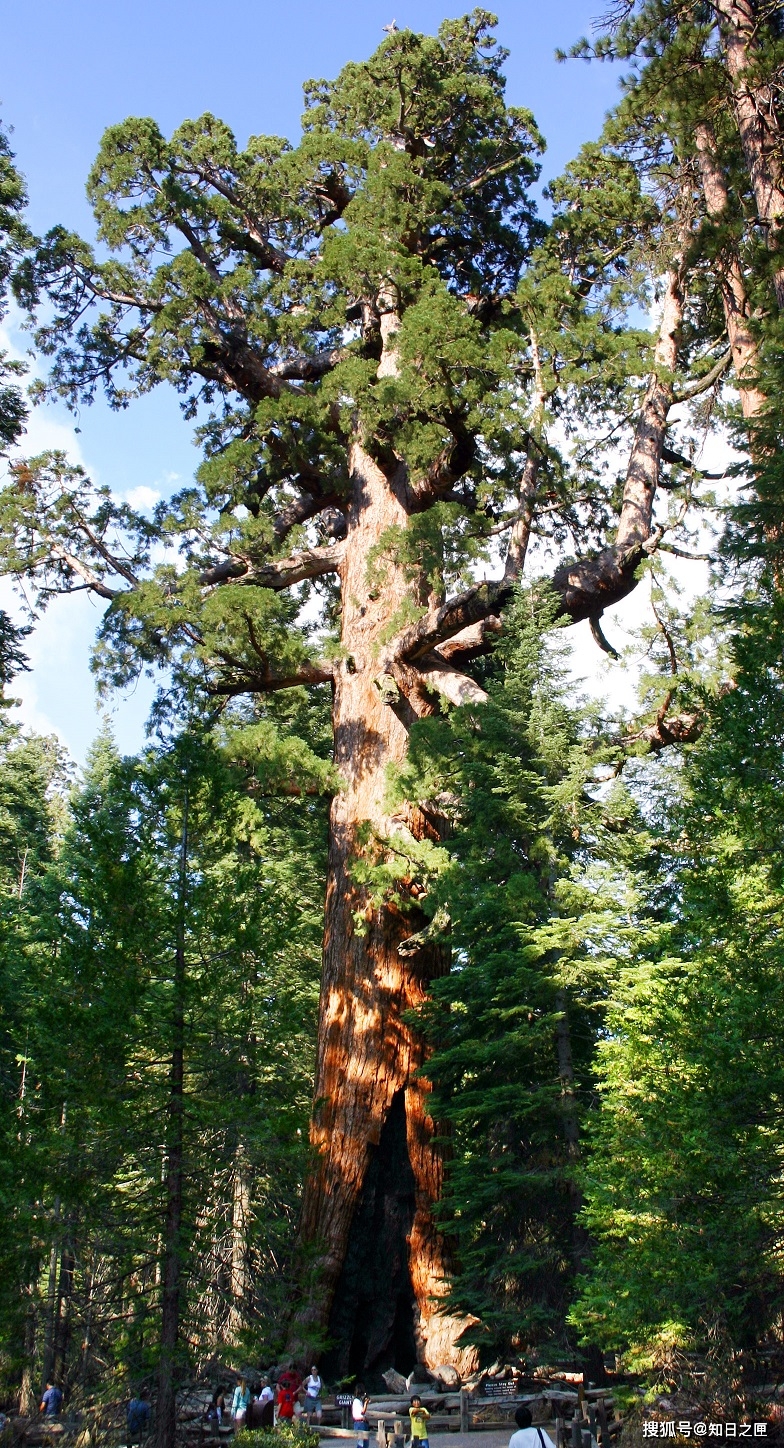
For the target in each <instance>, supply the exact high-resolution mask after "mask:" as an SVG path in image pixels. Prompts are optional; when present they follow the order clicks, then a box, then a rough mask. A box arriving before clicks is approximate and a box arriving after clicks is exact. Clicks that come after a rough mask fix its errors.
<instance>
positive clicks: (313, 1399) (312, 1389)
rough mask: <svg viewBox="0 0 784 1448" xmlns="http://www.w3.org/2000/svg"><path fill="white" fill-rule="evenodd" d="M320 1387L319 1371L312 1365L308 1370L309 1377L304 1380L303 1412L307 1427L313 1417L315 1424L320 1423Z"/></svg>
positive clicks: (321, 1385)
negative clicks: (306, 1417) (306, 1416)
mask: <svg viewBox="0 0 784 1448" xmlns="http://www.w3.org/2000/svg"><path fill="white" fill-rule="evenodd" d="M322 1387H323V1384H322V1382H321V1378H320V1377H319V1370H318V1368H317V1367H316V1365H315V1363H314V1364H313V1367H312V1368H311V1370H310V1377H309V1378H306V1379H305V1412H306V1413H307V1415H308V1427H310V1420H311V1418H313V1417H315V1419H316V1422H317V1423H320V1422H321V1391H322Z"/></svg>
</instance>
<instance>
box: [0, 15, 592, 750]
mask: <svg viewBox="0 0 784 1448" xmlns="http://www.w3.org/2000/svg"><path fill="white" fill-rule="evenodd" d="M469 8H470V6H469V5H464V6H461V5H457V4H449V0H436V3H434V0H380V3H379V0H354V3H351V0H285V3H283V4H281V3H280V0H275V3H274V4H273V3H270V0H256V3H255V4H254V3H249V0H220V3H216V0H188V3H184V0H133V3H130V0H27V3H23V0H17V3H16V4H15V5H13V6H9V7H8V8H7V10H6V13H5V16H4V21H3V41H4V44H3V59H2V62H0V67H1V68H0V107H1V109H0V116H2V118H3V121H4V123H5V124H6V125H7V126H9V127H12V128H13V134H12V145H13V147H14V150H15V151H16V155H17V161H18V164H19V166H20V168H21V170H22V171H23V173H24V175H25V176H26V178H27V184H28V190H29V195H30V207H29V221H30V224H31V225H32V226H33V228H34V229H35V230H37V231H38V232H43V231H45V230H46V229H47V228H48V227H49V226H52V225H54V224H55V223H58V222H60V223H62V224H64V225H65V226H67V227H70V228H73V229H75V230H79V231H81V232H82V233H83V234H85V235H87V236H92V234H93V224H92V216H91V213H90V210H89V207H88V205H87V202H86V199H85V195H84V185H85V179H86V176H87V173H88V171H89V168H90V165H91V163H92V161H93V159H94V157H95V154H96V152H97V149H98V145H99V142H100V138H101V135H102V133H103V131H104V129H105V127H106V126H108V125H111V124H112V123H113V122H115V121H119V120H122V119H123V118H124V117H125V116H127V115H151V116H154V117H155V119H156V120H157V121H158V123H159V124H160V125H161V126H162V128H163V129H164V130H165V131H170V130H172V129H173V128H174V127H175V126H176V125H178V124H179V122H180V121H181V120H183V119H184V118H185V117H187V116H194V115H199V114H201V113H202V112H203V111H212V112H214V113H215V114H216V115H218V116H220V117H221V118H222V119H223V120H225V121H226V122H227V123H228V124H229V125H230V126H231V127H232V129H233V130H234V132H235V134H236V136H237V139H238V141H240V142H241V143H244V141H245V140H246V139H247V137H248V135H251V134H254V133H263V132H268V133H270V132H271V133H274V134H277V135H286V136H289V137H291V138H296V136H297V134H298V129H299V117H300V114H301V109H302V82H303V81H304V80H305V79H308V78H310V77H313V76H332V75H334V74H335V73H336V72H337V71H338V70H339V69H340V67H341V66H342V65H343V64H345V62H346V61H348V60H361V59H363V58H364V57H365V56H367V55H368V54H369V53H370V52H371V51H372V50H373V49H374V48H375V47H376V45H377V44H378V43H379V42H380V41H381V40H382V39H383V35H382V30H381V27H382V25H384V24H386V23H388V22H389V21H390V20H392V19H393V18H394V19H396V20H397V23H398V25H399V26H401V28H402V27H403V26H410V27H411V28H412V29H418V30H430V31H432V30H435V29H437V27H438V25H439V23H440V22H441V20H442V19H443V18H444V16H445V15H456V14H460V13H462V12H463V10H465V9H469ZM488 8H492V9H494V11H495V13H496V14H497V15H498V17H499V30H498V33H499V37H500V39H501V41H502V42H503V44H504V45H506V46H507V47H508V48H509V50H510V52H511V54H510V57H509V61H508V63H507V75H508V99H509V101H510V103H511V104H515V105H526V106H529V107H530V108H531V110H532V111H533V112H534V115H535V116H536V119H537V121H538V123H539V125H540V127H541V129H542V131H543V133H544V135H545V137H546V139H547V142H548V150H547V154H546V156H545V164H544V179H546V178H547V177H548V176H553V175H557V174H558V172H559V170H560V169H561V168H562V167H563V165H564V164H565V162H566V161H568V160H569V158H570V157H571V156H572V155H574V153H575V152H576V151H577V150H578V148H579V146H580V145H581V143H582V142H583V141H585V140H588V139H590V138H591V137H593V136H595V135H596V134H597V133H598V131H599V129H600V127H601V124H602V119H603V116H604V114H605V112H606V111H607V109H608V108H609V107H610V106H611V105H612V104H613V102H614V99H615V97H616V95H617V81H618V76H617V72H616V71H614V69H613V68H612V67H609V66H606V65H591V66H588V65H586V64H584V63H583V62H576V61H572V62H569V63H567V64H565V65H559V64H557V63H556V62H555V60H554V58H553V53H554V50H555V48H556V46H562V47H564V48H566V47H568V46H569V45H570V43H571V42H572V41H574V40H576V39H577V38H578V37H579V36H580V35H583V34H585V33H587V32H588V31H589V30H590V26H591V21H592V19H593V18H594V17H595V16H596V15H597V14H601V12H602V10H603V9H604V8H606V0H550V3H549V4H543V3H540V0H499V3H497V4H496V5H495V6H492V7H488ZM11 342H12V344H13V345H14V346H15V347H16V348H17V349H24V347H26V346H27V341H26V340H25V338H24V337H23V335H21V334H20V333H18V332H17V331H13V330H12V332H11ZM75 426H76V427H78V433H76V432H75V431H74V427H75ZM50 446H61V447H65V448H66V449H67V450H68V451H69V452H70V453H71V455H72V456H73V457H74V458H75V459H76V460H78V461H81V462H83V464H84V465H85V466H86V467H87V468H88V469H89V471H90V472H91V473H92V475H93V476H94V477H95V478H96V479H97V480H98V481H100V482H102V483H107V484H109V486H111V488H112V489H113V490H114V491H115V492H117V493H118V494H122V495H125V496H127V495H129V494H131V495H132V496H133V498H134V500H135V501H136V502H137V503H139V502H142V501H143V500H144V497H145V496H148V493H147V492H146V491H145V490H149V496H152V494H160V493H162V492H166V491H168V490H169V488H170V487H171V486H172V485H173V484H175V483H184V482H185V481H186V480H187V479H188V477H189V476H190V475H191V473H192V470H193V467H194V463H195V460H196V454H195V452H194V449H193V447H192V443H191V426H190V425H189V424H188V423H187V422H185V421H184V420H183V419H182V416H181V414H180V412H179V408H178V405H177V401H176V398H175V397H174V396H173V394H171V393H170V392H167V391H165V390H164V389H159V391H158V392H157V393H155V394H154V395H153V396H151V397H148V398H145V399H144V400H143V401H141V402H138V403H135V404H133V405H132V406H131V407H130V408H129V409H128V410H127V411H126V412H124V413H120V414H116V413H111V412H110V411H109V410H108V409H107V408H106V407H105V406H104V405H102V404H96V405H95V406H94V407H92V408H90V409H87V410H85V411H84V412H83V413H82V415H80V417H79V418H78V419H73V418H71V417H70V416H69V414H67V413H66V412H65V411H64V410H61V409H57V408H53V407H52V408H47V409H46V410H38V411H37V413H36V416H35V417H34V419H33V421H32V424H31V427H30V430H29V436H28V439H27V450H28V451H40V450H41V449H42V448H44V447H50ZM139 490H142V491H141V492H140V491H139ZM0 602H3V603H5V604H6V606H8V597H7V594H5V593H3V594H2V597H0ZM99 617H100V610H99V609H98V608H97V606H96V605H95V604H94V603H92V602H91V601H90V600H89V599H87V598H85V597H84V595H80V596H79V597H78V598H74V599H64V600H61V601H60V602H58V603H57V604H56V605H55V606H53V608H52V609H51V610H50V612H49V614H48V615H47V616H46V618H45V620H44V622H43V623H42V625H41V626H40V627H39V629H38V631H37V634H36V637H35V638H34V640H33V642H32V646H31V649H30V655H31V661H32V664H33V673H32V674H31V675H29V676H26V677H25V678H23V679H22V680H21V681H19V683H18V685H17V686H16V687H15V692H16V693H18V694H20V695H21V696H22V698H23V714H24V717H25V719H26V720H27V722H28V723H30V724H31V725H33V726H34V727H37V728H40V729H45V730H47V731H51V730H52V729H54V730H56V731H57V732H58V733H59V734H60V735H61V737H62V738H63V740H64V742H65V743H66V745H67V747H68V748H69V750H70V752H71V753H72V755H73V756H74V757H75V758H76V759H77V760H79V761H81V760H82V759H83V758H84V754H85V750H86V748H87V747H88V745H89V742H90V740H91V739H92V737H93V736H94V734H95V729H96V723H97V705H96V701H95V696H94V691H93V686H92V679H91V676H90V671H89V650H90V643H91V639H92V637H93V635H94V631H95V627H96V623H97V621H98V618H99ZM150 697H151V689H150V688H149V687H147V686H146V685H144V684H141V685H140V686H139V687H138V688H137V690H136V691H135V693H134V694H133V695H131V696H130V697H128V698H126V699H122V700H115V701H113V705H112V713H113V717H114V721H115V729H116V733H117V737H118V742H119V743H120V746H121V747H122V748H123V749H126V750H133V749H136V748H138V747H139V745H140V744H141V742H142V739H143V724H144V718H145V716H146V712H147V708H148V705H149V700H150Z"/></svg>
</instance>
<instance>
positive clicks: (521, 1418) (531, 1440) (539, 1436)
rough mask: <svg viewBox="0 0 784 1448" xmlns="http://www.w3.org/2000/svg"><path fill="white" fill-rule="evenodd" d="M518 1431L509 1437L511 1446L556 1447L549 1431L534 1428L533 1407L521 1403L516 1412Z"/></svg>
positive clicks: (520, 1447)
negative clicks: (532, 1425)
mask: <svg viewBox="0 0 784 1448" xmlns="http://www.w3.org/2000/svg"><path fill="white" fill-rule="evenodd" d="M515 1422H516V1424H517V1432H516V1433H513V1434H512V1436H511V1438H510V1439H509V1448H555V1444H554V1443H553V1440H552V1438H551V1437H550V1434H549V1433H545V1432H544V1431H543V1429H542V1428H532V1427H531V1424H532V1422H533V1418H532V1417H531V1409H530V1408H527V1407H526V1405H525V1403H521V1405H520V1407H519V1408H518V1409H517V1412H516V1413H515Z"/></svg>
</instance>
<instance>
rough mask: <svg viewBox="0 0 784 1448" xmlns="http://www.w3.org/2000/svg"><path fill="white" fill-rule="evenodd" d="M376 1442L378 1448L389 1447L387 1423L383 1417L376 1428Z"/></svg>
mask: <svg viewBox="0 0 784 1448" xmlns="http://www.w3.org/2000/svg"><path fill="white" fill-rule="evenodd" d="M376 1442H377V1443H378V1448H387V1425H386V1423H385V1421H384V1419H383V1418H379V1420H378V1427H377V1428H376Z"/></svg>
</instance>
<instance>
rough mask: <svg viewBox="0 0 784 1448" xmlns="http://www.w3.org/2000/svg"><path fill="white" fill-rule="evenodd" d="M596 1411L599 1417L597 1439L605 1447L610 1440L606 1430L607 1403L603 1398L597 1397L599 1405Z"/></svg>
mask: <svg viewBox="0 0 784 1448" xmlns="http://www.w3.org/2000/svg"><path fill="white" fill-rule="evenodd" d="M596 1411H597V1414H598V1417H599V1433H600V1435H601V1436H600V1439H599V1441H600V1443H601V1445H602V1448H607V1445H608V1443H609V1441H610V1435H609V1433H608V1432H607V1404H606V1403H605V1401H604V1398H600V1399H599V1405H598V1408H597V1410H596Z"/></svg>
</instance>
